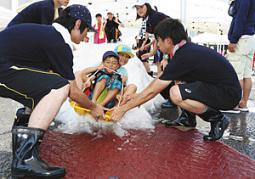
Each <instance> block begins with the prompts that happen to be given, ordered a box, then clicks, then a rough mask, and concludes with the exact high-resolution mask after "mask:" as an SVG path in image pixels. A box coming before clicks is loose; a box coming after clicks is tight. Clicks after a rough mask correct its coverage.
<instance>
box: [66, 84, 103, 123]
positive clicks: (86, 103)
mask: <svg viewBox="0 0 255 179" xmlns="http://www.w3.org/2000/svg"><path fill="white" fill-rule="evenodd" d="M69 83H70V92H69V97H70V98H71V99H72V100H73V101H75V102H77V103H78V104H80V105H81V106H82V107H84V108H87V109H90V110H91V115H92V116H93V117H95V118H96V119H103V116H104V111H103V108H102V107H100V106H98V105H96V104H95V103H93V102H92V101H90V100H89V99H88V97H87V96H86V95H85V94H84V93H82V91H81V90H80V89H79V88H78V87H77V84H76V81H75V80H72V81H69Z"/></svg>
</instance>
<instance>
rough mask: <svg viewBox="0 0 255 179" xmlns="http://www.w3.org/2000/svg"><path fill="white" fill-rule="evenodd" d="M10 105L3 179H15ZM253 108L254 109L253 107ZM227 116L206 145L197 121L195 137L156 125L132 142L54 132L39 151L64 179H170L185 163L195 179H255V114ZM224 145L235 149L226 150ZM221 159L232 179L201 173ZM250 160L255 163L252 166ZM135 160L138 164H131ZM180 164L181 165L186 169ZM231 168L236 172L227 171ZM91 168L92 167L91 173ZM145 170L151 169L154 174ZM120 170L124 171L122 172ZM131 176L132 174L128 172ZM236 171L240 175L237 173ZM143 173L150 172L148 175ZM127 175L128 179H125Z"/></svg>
mask: <svg viewBox="0 0 255 179" xmlns="http://www.w3.org/2000/svg"><path fill="white" fill-rule="evenodd" d="M0 101H1V102H0V106H1V105H2V104H3V103H5V102H6V101H5V100H2V99H1V98H0ZM7 103H8V105H9V106H11V108H8V110H6V109H5V108H4V107H3V108H1V109H0V112H1V111H2V113H3V114H4V115H1V118H0V123H1V126H3V128H1V134H0V139H1V145H0V178H1V179H5V178H6V179H7V178H11V177H10V162H11V159H12V156H11V150H10V136H11V135H10V127H11V123H12V116H13V114H14V111H15V103H14V104H12V102H11V103H10V101H8V102H7ZM252 105H253V106H254V104H252ZM252 111H253V110H252ZM178 115H179V111H178V110H177V109H162V111H161V112H160V114H158V115H156V116H157V117H156V116H155V118H159V119H171V120H173V119H175V118H176V117H177V116H178ZM227 115H228V116H229V117H230V118H231V121H230V125H229V128H228V129H227V130H226V132H225V135H224V137H223V139H221V140H220V142H215V143H208V142H204V141H203V139H202V134H201V133H207V132H208V131H209V129H210V127H209V124H208V123H207V122H204V121H202V120H201V119H199V118H198V119H197V120H198V125H197V129H198V130H193V132H186V133H184V132H179V131H177V130H176V129H169V128H165V127H164V126H162V125H160V124H158V125H157V129H156V131H155V133H151V132H142V131H130V132H131V134H130V136H128V137H125V138H123V139H120V138H118V137H116V136H113V135H111V134H109V135H106V136H103V138H100V139H96V138H93V137H92V136H90V135H87V134H80V135H64V134H59V133H53V132H50V133H48V134H47V135H46V138H45V140H44V142H43V145H42V147H41V151H42V157H43V158H44V159H46V160H48V161H50V162H51V163H53V164H56V165H62V166H65V167H67V169H68V175H67V177H66V178H77V177H78V178H82V177H83V176H88V177H87V178H90V177H92V178H96V177H97V176H99V177H102V178H116V177H117V178H128V177H131V178H134V177H135V176H139V177H142V178H144V177H145V176H146V177H147V178H148V176H149V175H148V174H146V172H148V173H149V174H150V177H152V178H153V177H156V178H158V177H161V178H167V176H168V175H170V174H169V173H168V172H169V171H168V170H167V169H169V168H171V172H172V168H174V167H175V166H176V165H177V166H180V167H184V166H185V163H187V164H188V165H189V166H186V167H188V172H190V173H192V174H193V175H194V176H196V175H195V174H196V172H198V174H199V175H198V174H197V176H198V177H196V178H201V177H199V176H200V175H201V176H202V177H205V178H208V177H212V176H213V177H214V178H215V177H216V178H222V177H223V178H255V174H254V171H255V168H253V167H255V163H254V159H255V113H254V112H248V113H240V114H232V115H231V114H227ZM3 117H4V118H3ZM154 140H155V141H154ZM143 142H144V143H143ZM186 142H187V143H186ZM223 143H224V144H226V145H228V146H230V147H231V148H229V147H227V146H225V145H223ZM177 146H178V147H179V148H178V147H177ZM143 147H145V148H146V151H145V152H143V150H144V149H143ZM232 148H233V149H234V150H233V149H232ZM188 149H192V150H190V151H189V152H190V154H188V151H186V150H188ZM180 150H185V153H184V154H183V153H181V152H180ZM106 151H108V152H106ZM236 151H239V152H240V153H242V154H240V153H238V152H236ZM210 152H212V153H216V154H219V156H217V155H216V156H211V155H208V154H209V153H210ZM159 153H163V154H162V156H159ZM173 153H175V154H176V156H173ZM223 153H227V154H223ZM120 154H121V155H120ZM201 154H202V156H203V159H199V158H194V159H193V162H194V161H195V164H196V165H194V164H193V163H189V162H188V158H189V159H190V157H194V156H196V155H198V156H199V155H201ZM115 155H117V156H115ZM132 155H133V156H134V157H133V158H132V157H130V156H132ZM140 155H141V156H143V155H145V156H144V157H145V158H139V157H140ZM226 155H227V156H226ZM245 156H247V157H245ZM116 157H117V158H116ZM118 157H119V158H118ZM122 157H124V158H122ZM125 157H126V158H125ZM168 157H169V158H168ZM217 157H218V158H220V157H223V159H222V160H223V161H220V162H219V163H221V162H223V167H225V168H226V167H227V170H228V171H231V172H232V173H233V174H234V175H232V174H231V175H230V174H228V173H224V170H221V169H220V168H217V167H214V170H216V172H212V173H208V172H209V171H211V170H213V169H210V170H209V168H210V167H209V166H208V167H209V168H207V169H206V168H204V169H203V168H202V169H201V166H202V165H207V164H212V163H211V161H210V159H214V158H217ZM248 157H249V158H250V159H249V158H248ZM151 158H152V159H151ZM206 158H207V159H206ZM129 159H130V160H129ZM131 159H132V160H131ZM180 159H182V160H180ZM251 159H253V161H252V160H251ZM134 160H138V161H136V162H134V163H132V162H133V161H134ZM147 160H148V161H149V162H148V163H146V162H145V163H144V161H147ZM205 160H206V161H205ZM225 160H227V163H224V161H225ZM179 161H183V162H184V164H183V163H181V162H179ZM160 162H163V166H161V165H162V163H160ZM203 162H204V163H203ZM170 163H174V165H173V166H172V165H169V164H170ZM219 163H217V166H220V165H219ZM199 164H201V166H200V165H199ZM88 165H89V166H88ZM139 165H145V166H139ZM150 165H153V166H150ZM232 165H233V168H232V167H229V166H232ZM240 165H241V166H242V168H241V169H240V168H238V167H239V166H240ZM90 166H92V167H91V168H90ZM116 166H120V167H117V169H114V170H112V169H111V168H116ZM148 166H149V167H148ZM191 166H192V167H194V168H192V167H191ZM75 167H77V168H78V169H77V168H75ZM79 167H80V168H79ZM93 167H94V168H93ZM100 167H101V168H100ZM139 167H140V168H139ZM143 167H146V168H149V169H150V171H148V170H146V169H144V168H143ZM235 167H236V168H235ZM245 167H246V168H245ZM95 168H99V169H95ZM122 168H126V169H125V170H124V169H122ZM127 170H130V171H133V172H128V171H127ZM235 170H238V171H240V172H238V173H236V171H235ZM74 171H75V172H74ZM134 171H135V172H134ZM144 171H146V172H145V173H144ZM77 172H78V173H77ZM79 172H80V173H79ZM123 172H124V174H125V175H123ZM125 172H126V173H125ZM160 172H161V173H160ZM181 172H182V173H181V174H180V173H178V172H176V174H172V173H171V176H172V178H180V177H187V178H190V177H189V176H190V175H185V174H184V173H185V172H186V171H185V170H184V169H183V170H182V169H181ZM206 172H207V174H206ZM97 174H98V175H97ZM161 174H162V175H161ZM234 176H235V177H234ZM237 176H238V177H237ZM85 178H86V177H85ZM136 178H137V177H136Z"/></svg>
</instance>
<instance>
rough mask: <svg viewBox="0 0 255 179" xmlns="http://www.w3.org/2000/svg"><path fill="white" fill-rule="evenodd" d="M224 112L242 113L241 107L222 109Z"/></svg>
mask: <svg viewBox="0 0 255 179" xmlns="http://www.w3.org/2000/svg"><path fill="white" fill-rule="evenodd" d="M220 112H222V113H231V114H239V113H240V108H234V109H230V110H220Z"/></svg>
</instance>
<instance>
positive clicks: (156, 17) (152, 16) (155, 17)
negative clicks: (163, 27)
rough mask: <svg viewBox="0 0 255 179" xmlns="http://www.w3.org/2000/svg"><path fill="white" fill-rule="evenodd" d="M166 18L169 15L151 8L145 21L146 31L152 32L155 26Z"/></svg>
mask: <svg viewBox="0 0 255 179" xmlns="http://www.w3.org/2000/svg"><path fill="white" fill-rule="evenodd" d="M166 18H169V16H167V15H165V14H163V13H161V12H158V11H155V10H153V9H152V10H151V12H150V13H149V15H148V20H147V22H146V32H148V33H150V34H153V33H154V30H155V28H156V26H157V25H158V24H159V23H160V22H161V21H162V20H164V19H166Z"/></svg>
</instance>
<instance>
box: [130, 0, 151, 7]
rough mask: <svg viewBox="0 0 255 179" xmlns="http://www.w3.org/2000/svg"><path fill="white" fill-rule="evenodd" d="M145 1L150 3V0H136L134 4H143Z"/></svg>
mask: <svg viewBox="0 0 255 179" xmlns="http://www.w3.org/2000/svg"><path fill="white" fill-rule="evenodd" d="M145 3H150V0H136V2H135V4H134V6H142V5H144V4H145Z"/></svg>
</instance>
